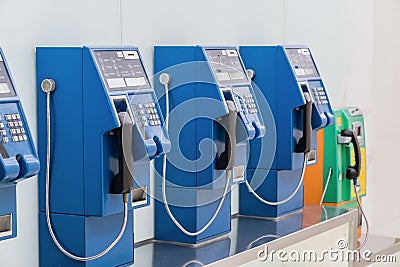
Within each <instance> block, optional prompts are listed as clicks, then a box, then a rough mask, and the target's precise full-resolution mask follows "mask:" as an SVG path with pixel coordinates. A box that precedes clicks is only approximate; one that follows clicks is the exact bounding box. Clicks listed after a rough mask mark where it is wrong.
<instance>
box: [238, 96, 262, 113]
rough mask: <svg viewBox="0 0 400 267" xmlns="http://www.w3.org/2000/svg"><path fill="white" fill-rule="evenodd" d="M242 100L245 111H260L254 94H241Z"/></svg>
mask: <svg viewBox="0 0 400 267" xmlns="http://www.w3.org/2000/svg"><path fill="white" fill-rule="evenodd" d="M240 102H242V106H243V110H244V111H245V113H246V111H247V112H248V113H250V114H253V113H257V112H258V110H257V106H256V104H255V101H254V98H253V95H252V94H245V95H241V98H240Z"/></svg>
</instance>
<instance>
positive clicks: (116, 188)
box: [110, 112, 133, 194]
mask: <svg viewBox="0 0 400 267" xmlns="http://www.w3.org/2000/svg"><path fill="white" fill-rule="evenodd" d="M118 118H119V121H120V122H121V126H120V127H118V128H117V129H115V130H114V131H113V132H114V134H115V135H117V136H118V164H119V172H118V173H117V174H116V175H115V176H114V180H113V182H112V184H111V188H110V194H128V193H130V192H131V190H132V189H133V175H132V173H133V155H132V153H131V148H132V126H133V121H132V118H131V117H130V115H129V114H128V113H127V112H119V113H118ZM124 146H126V147H127V148H128V149H127V150H128V151H124Z"/></svg>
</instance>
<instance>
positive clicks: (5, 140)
mask: <svg viewBox="0 0 400 267" xmlns="http://www.w3.org/2000/svg"><path fill="white" fill-rule="evenodd" d="M3 143H4V144H7V143H8V137H7V136H4V137H3Z"/></svg>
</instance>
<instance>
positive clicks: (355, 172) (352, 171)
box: [341, 129, 361, 179]
mask: <svg viewBox="0 0 400 267" xmlns="http://www.w3.org/2000/svg"><path fill="white" fill-rule="evenodd" d="M341 135H342V136H344V137H351V141H350V142H351V143H352V144H353V147H354V156H355V164H354V166H349V167H347V170H346V178H347V179H355V178H358V177H359V176H360V172H361V148H360V144H359V142H358V138H357V135H356V133H355V132H354V131H353V130H350V129H344V130H343V131H342V132H341Z"/></svg>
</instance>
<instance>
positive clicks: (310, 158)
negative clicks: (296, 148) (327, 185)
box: [307, 149, 317, 165]
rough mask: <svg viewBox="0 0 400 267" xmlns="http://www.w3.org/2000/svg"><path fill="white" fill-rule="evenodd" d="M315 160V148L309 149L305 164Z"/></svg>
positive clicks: (312, 162)
mask: <svg viewBox="0 0 400 267" xmlns="http://www.w3.org/2000/svg"><path fill="white" fill-rule="evenodd" d="M316 162H317V151H316V150H315V149H313V150H310V152H308V160H307V165H310V164H314V163H316Z"/></svg>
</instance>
